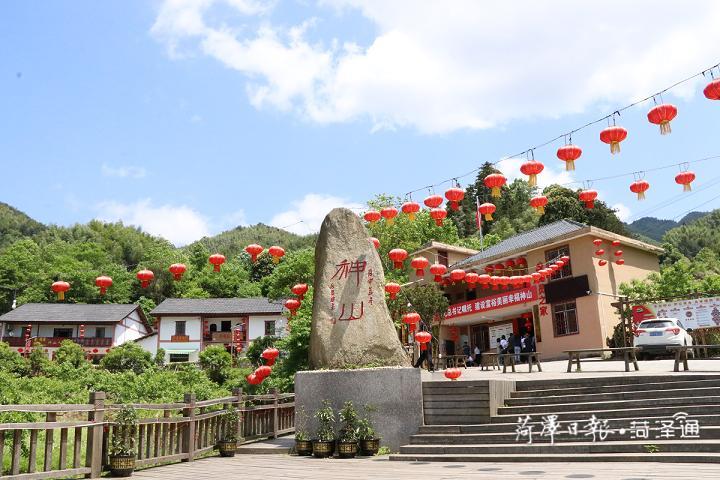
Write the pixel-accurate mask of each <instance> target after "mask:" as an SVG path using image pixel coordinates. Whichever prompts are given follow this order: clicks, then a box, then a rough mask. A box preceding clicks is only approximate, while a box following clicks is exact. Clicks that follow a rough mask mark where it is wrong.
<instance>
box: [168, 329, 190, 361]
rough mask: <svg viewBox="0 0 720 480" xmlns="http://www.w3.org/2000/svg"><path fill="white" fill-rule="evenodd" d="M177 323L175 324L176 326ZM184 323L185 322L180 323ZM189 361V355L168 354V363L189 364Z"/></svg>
mask: <svg viewBox="0 0 720 480" xmlns="http://www.w3.org/2000/svg"><path fill="white" fill-rule="evenodd" d="M177 323H178V322H175V324H176V325H177ZM182 323H185V322H182ZM189 361H190V354H189V353H171V354H170V363H173V362H189Z"/></svg>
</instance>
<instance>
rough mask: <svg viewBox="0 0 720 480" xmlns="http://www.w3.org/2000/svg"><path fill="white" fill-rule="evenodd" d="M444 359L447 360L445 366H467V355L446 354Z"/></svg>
mask: <svg viewBox="0 0 720 480" xmlns="http://www.w3.org/2000/svg"><path fill="white" fill-rule="evenodd" d="M443 360H444V362H445V368H453V367H454V368H458V367H463V368H467V364H466V363H465V362H466V360H467V357H466V356H465V355H445V356H444V357H443Z"/></svg>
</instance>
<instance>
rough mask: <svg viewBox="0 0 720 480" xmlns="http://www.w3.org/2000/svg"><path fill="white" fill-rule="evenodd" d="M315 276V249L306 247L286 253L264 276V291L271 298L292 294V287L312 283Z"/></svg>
mask: <svg viewBox="0 0 720 480" xmlns="http://www.w3.org/2000/svg"><path fill="white" fill-rule="evenodd" d="M314 276H315V251H314V250H313V249H310V248H304V249H302V250H298V251H296V252H290V253H288V254H287V255H285V257H284V260H283V261H282V262H280V264H279V265H278V266H277V267H276V268H275V270H273V272H272V273H271V274H270V275H268V276H266V277H265V278H263V280H262V293H263V295H266V296H268V297H269V298H271V299H278V298H283V297H287V296H288V295H290V289H291V288H292V287H293V285H295V284H297V283H308V284H310V283H312V281H313V277H314Z"/></svg>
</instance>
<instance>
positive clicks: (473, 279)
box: [465, 272, 479, 290]
mask: <svg viewBox="0 0 720 480" xmlns="http://www.w3.org/2000/svg"><path fill="white" fill-rule="evenodd" d="M478 280H479V275H478V274H477V273H475V272H468V273H466V274H465V283H467V284H468V290H474V289H475V284H476V283H477V282H478Z"/></svg>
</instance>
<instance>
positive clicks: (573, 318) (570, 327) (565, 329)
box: [552, 302, 580, 337]
mask: <svg viewBox="0 0 720 480" xmlns="http://www.w3.org/2000/svg"><path fill="white" fill-rule="evenodd" d="M552 310H553V327H554V328H555V336H556V337H561V336H563V335H574V334H576V333H580V330H579V329H578V321H577V306H576V305H575V302H567V303H556V304H555V305H553V306H552Z"/></svg>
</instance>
